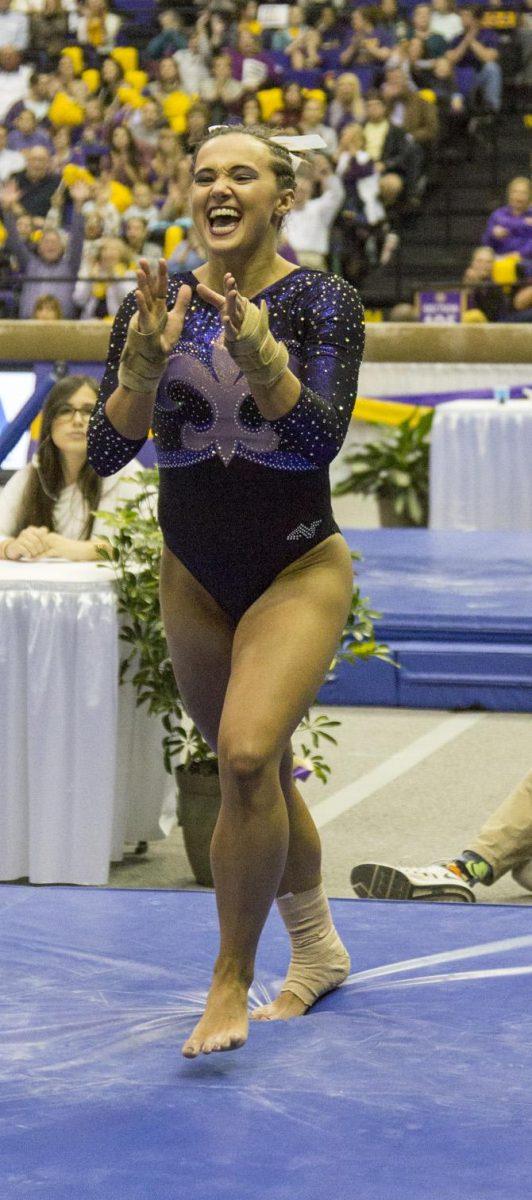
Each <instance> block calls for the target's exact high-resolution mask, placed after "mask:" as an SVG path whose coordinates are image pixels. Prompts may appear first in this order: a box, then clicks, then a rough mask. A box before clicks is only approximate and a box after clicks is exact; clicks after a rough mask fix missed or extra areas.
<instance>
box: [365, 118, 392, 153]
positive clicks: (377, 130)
mask: <svg viewBox="0 0 532 1200" xmlns="http://www.w3.org/2000/svg"><path fill="white" fill-rule="evenodd" d="M389 128H390V123H389V121H386V120H385V121H367V122H366V124H365V125H364V137H365V142H366V150H367V152H368V154H369V156H370V158H372V159H373V162H380V161H381V158H382V148H383V146H384V143H385V141H386V134H387V133H388V130H389Z"/></svg>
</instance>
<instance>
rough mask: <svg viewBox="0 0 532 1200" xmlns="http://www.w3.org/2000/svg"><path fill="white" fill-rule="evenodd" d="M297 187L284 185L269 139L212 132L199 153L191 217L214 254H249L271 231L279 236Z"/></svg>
mask: <svg viewBox="0 0 532 1200" xmlns="http://www.w3.org/2000/svg"><path fill="white" fill-rule="evenodd" d="M293 202H294V192H293V190H292V189H291V188H287V189H282V190H281V189H280V188H279V181H278V179H277V176H276V175H275V172H274V171H273V169H272V158H271V153H270V151H269V149H268V146H267V145H266V143H264V142H261V141H259V140H258V139H257V138H254V137H252V136H246V135H245V134H241V133H235V134H227V135H226V136H225V137H220V138H213V139H212V141H210V142H207V143H206V145H205V146H202V148H201V150H200V151H199V153H198V157H197V160H196V166H195V169H194V177H193V182H192V190H191V206H192V217H193V220H194V224H195V226H196V229H197V231H198V234H199V237H200V238H201V240H202V242H203V243H204V244H205V246H206V248H207V251H208V253H209V256H213V255H218V254H222V255H224V254H225V255H235V254H238V255H239V256H240V255H241V254H243V253H244V252H245V254H246V255H247V256H249V255H253V253H254V251H255V250H258V248H259V246H261V245H262V243H263V242H264V240H265V238H266V237H267V236H268V235H271V237H272V246H275V244H276V240H277V230H278V227H279V224H280V221H281V218H282V217H283V216H284V215H285V213H286V212H288V210H289V209H290V208H291V207H292V205H293Z"/></svg>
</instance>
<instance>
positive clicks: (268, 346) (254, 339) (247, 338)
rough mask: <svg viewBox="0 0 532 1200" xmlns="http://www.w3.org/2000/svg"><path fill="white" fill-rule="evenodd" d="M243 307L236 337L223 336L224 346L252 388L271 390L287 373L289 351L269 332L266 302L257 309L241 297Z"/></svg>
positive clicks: (263, 301) (249, 301)
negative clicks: (242, 317)
mask: <svg viewBox="0 0 532 1200" xmlns="http://www.w3.org/2000/svg"><path fill="white" fill-rule="evenodd" d="M244 305H245V311H244V320H243V322H242V325H241V327H240V331H239V333H238V335H237V337H235V338H233V337H231V335H228V334H227V333H226V334H225V345H226V347H227V349H228V351H229V353H230V355H231V358H232V359H234V361H235V362H236V363H237V364H238V366H239V367H240V369H241V371H243V372H244V375H245V376H246V379H247V380H248V382H249V383H250V384H251V386H252V387H253V385H254V384H255V385H256V386H258V387H264V388H271V387H273V385H274V383H277V380H278V379H280V378H281V375H284V372H285V371H286V368H287V366H288V350H287V349H286V346H285V345H284V342H276V340H275V338H274V336H273V334H272V333H271V331H270V325H269V321H268V309H267V306H266V301H265V300H262V301H261V306H260V308H258V307H257V305H256V304H252V302H251V300H247V299H246V298H245V297H244Z"/></svg>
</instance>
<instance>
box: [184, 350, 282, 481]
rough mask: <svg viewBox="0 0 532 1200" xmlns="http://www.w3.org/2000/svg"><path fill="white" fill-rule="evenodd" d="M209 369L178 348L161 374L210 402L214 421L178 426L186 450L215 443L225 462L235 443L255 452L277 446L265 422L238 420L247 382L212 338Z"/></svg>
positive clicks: (229, 459) (275, 438)
mask: <svg viewBox="0 0 532 1200" xmlns="http://www.w3.org/2000/svg"><path fill="white" fill-rule="evenodd" d="M212 370H213V372H214V374H211V372H210V371H209V369H208V368H207V367H206V366H204V364H203V363H202V362H200V361H199V359H198V358H196V356H195V355H194V354H189V353H187V352H186V351H179V352H178V353H177V354H174V355H172V357H171V358H170V361H169V363H168V368H167V370H166V373H165V376H164V380H163V383H164V386H165V388H168V385H169V384H170V383H172V382H173V381H179V382H180V383H183V384H185V385H188V386H189V387H192V388H194V390H195V391H196V392H198V393H199V394H200V395H201V397H202V399H203V400H206V401H207V403H208V404H209V405H210V407H211V409H212V414H213V423H212V425H209V427H208V429H197V428H196V426H195V425H192V424H191V423H190V422H187V424H186V425H184V426H183V429H182V430H181V442H182V445H183V446H184V447H185V449H187V450H197V451H201V450H206V449H208V448H209V447H211V446H212V447H214V448H215V449H216V453H217V454H219V456H220V458H221V459H222V462H223V463H225V466H228V465H229V463H230V462H231V459H232V458H233V457H234V455H235V453H236V451H237V447H238V444H239V443H240V444H241V445H242V446H244V447H245V448H246V449H247V450H252V451H254V453H256V454H269V453H271V452H272V451H273V450H277V447H278V445H279V436H278V434H277V433H276V432H275V430H274V429H272V427H271V425H269V424H268V423H267V422H265V423H264V425H262V426H261V427H260V429H246V426H245V425H243V424H242V421H241V420H240V415H239V414H240V408H241V406H242V402H243V401H244V400H245V399H246V396H249V394H250V390H249V383H248V381H247V379H246V377H245V375H243V374H242V372H241V370H240V368H239V367H238V366H237V365H236V363H234V362H233V359H232V358H231V355H230V354H229V352H228V351H227V350H226V349H225V347H224V346H222V345H220V343H219V342H214V343H213V347H212Z"/></svg>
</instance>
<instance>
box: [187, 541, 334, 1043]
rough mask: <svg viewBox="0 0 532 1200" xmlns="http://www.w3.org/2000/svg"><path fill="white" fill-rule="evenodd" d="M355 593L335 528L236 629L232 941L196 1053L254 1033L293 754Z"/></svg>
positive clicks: (226, 868) (223, 918)
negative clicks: (254, 986) (250, 1020)
mask: <svg viewBox="0 0 532 1200" xmlns="http://www.w3.org/2000/svg"><path fill="white" fill-rule="evenodd" d="M351 597H352V573H351V556H350V553H349V550H348V547H347V545H346V543H345V541H344V539H343V538H342V537H341V535H339V534H334V535H333V536H332V537H331V538H328V539H327V540H326V541H325V542H323V543H321V544H320V545H319V546H317V547H314V549H313V550H312V551H310V552H309V554H308V555H304V556H302V558H301V559H299V560H298V563H297V564H292V566H291V568H288V569H287V570H286V571H285V572H281V574H280V575H279V576H277V578H276V579H275V580H274V582H273V583H272V585H271V586H270V587H269V588H268V589H267V591H266V592H264V593H263V595H261V596H260V597H259V599H258V600H257V601H256V602H255V604H253V605H252V606H251V608H250V609H248V611H247V612H246V613H245V614H244V616H243V617H242V619H241V621H240V623H239V625H238V626H237V629H236V631H235V635H234V641H233V651H232V657H231V674H230V677H229V682H228V686H227V692H226V696H225V701H224V706H223V711H222V717H221V721H220V728H219V735H218V758H219V768H220V781H221V790H222V805H221V810H220V816H219V819H218V822H217V825H216V829H215V832H214V837H213V842H212V847H211V861H212V868H213V877H214V882H215V888H216V898H217V904H218V913H219V919H220V950H219V954H218V958H217V960H216V963H215V967H214V975H213V981H212V985H211V989H210V991H209V996H208V999H207V1006H206V1010H205V1013H204V1015H203V1017H202V1018H201V1020H200V1021H199V1023H198V1025H197V1026H196V1028H195V1029H194V1031H193V1033H192V1035H191V1037H190V1038H189V1039H188V1041H187V1042H186V1043H185V1046H184V1048H183V1053H184V1054H185V1055H186V1056H187V1057H195V1056H196V1055H197V1054H200V1053H211V1052H212V1051H215V1050H229V1049H234V1048H236V1047H237V1046H239V1045H242V1043H243V1041H244V1040H245V1038H246V1036H247V992H248V989H249V986H250V984H251V981H252V979H253V972H254V961H255V953H256V949H257V944H258V940H259V937H260V933H261V931H262V928H263V926H264V923H265V921H266V918H267V915H268V912H269V910H270V907H271V904H272V902H273V900H274V898H275V896H276V894H277V892H278V890H279V887H280V886H281V883H282V880H283V877H284V875H285V870H286V864H287V856H288V847H289V820H288V814H287V806H286V802H285V798H284V795H283V790H282V788H281V784H280V763H281V758H282V756H283V754H284V752H285V748H286V747H287V746H288V743H289V740H290V737H291V735H292V733H293V731H294V729H296V728H297V726H298V724H299V722H300V720H301V718H302V717H303V715H304V714H305V712H307V710H308V708H309V707H310V705H311V703H312V702H313V700H314V699H315V697H316V693H317V691H318V689H319V686H320V684H321V682H322V680H323V678H324V675H325V673H326V671H327V669H328V667H329V665H330V662H331V660H332V657H333V654H334V651H335V649H336V647H337V645H338V641H339V639H340V636H341V633H342V630H343V628H344V625H345V621H346V619H347V614H348V612H349V608H350V604H351Z"/></svg>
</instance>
